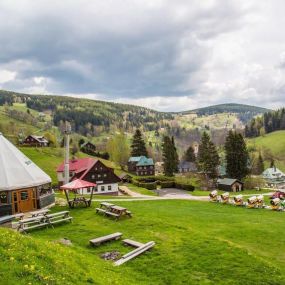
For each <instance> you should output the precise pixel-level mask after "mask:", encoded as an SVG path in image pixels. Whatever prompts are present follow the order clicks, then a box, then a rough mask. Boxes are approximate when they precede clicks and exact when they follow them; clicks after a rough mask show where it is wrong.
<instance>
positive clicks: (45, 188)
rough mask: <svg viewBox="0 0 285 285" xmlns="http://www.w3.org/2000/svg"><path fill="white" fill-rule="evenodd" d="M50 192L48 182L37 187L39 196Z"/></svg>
mask: <svg viewBox="0 0 285 285" xmlns="http://www.w3.org/2000/svg"><path fill="white" fill-rule="evenodd" d="M51 193H52V188H51V185H50V184H45V185H41V186H39V187H38V194H39V196H45V195H49V194H51ZM34 198H36V197H34Z"/></svg>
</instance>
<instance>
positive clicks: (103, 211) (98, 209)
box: [96, 208, 107, 214]
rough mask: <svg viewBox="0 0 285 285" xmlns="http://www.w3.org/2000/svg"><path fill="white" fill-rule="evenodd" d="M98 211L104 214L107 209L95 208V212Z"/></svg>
mask: <svg viewBox="0 0 285 285" xmlns="http://www.w3.org/2000/svg"><path fill="white" fill-rule="evenodd" d="M99 212H100V213H104V214H105V213H106V212H107V211H106V210H104V209H102V208H96V213H99Z"/></svg>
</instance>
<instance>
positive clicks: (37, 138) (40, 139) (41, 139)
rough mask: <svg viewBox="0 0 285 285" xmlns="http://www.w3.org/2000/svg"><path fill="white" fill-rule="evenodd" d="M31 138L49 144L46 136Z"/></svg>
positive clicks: (33, 136)
mask: <svg viewBox="0 0 285 285" xmlns="http://www.w3.org/2000/svg"><path fill="white" fill-rule="evenodd" d="M31 137H32V138H34V139H35V140H37V141H38V142H44V143H48V140H47V139H46V138H45V137H44V136H35V135H31Z"/></svg>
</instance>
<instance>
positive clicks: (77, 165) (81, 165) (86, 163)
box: [56, 157, 97, 173]
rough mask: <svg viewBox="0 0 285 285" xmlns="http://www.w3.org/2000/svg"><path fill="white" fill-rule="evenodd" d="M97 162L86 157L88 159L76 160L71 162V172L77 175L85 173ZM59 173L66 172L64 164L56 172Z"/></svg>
mask: <svg viewBox="0 0 285 285" xmlns="http://www.w3.org/2000/svg"><path fill="white" fill-rule="evenodd" d="M96 161H97V160H95V159H93V158H90V157H86V158H76V159H71V160H69V171H74V172H76V173H79V172H82V171H85V170H87V169H89V168H90V167H91V166H92V165H94V163H95V162H96ZM56 171H57V172H64V162H63V163H61V164H60V165H59V167H58V168H57V170H56Z"/></svg>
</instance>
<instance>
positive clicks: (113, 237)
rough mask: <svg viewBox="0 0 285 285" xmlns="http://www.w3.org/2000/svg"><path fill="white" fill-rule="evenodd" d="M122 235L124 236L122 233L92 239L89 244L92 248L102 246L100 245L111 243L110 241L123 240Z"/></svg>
mask: <svg viewBox="0 0 285 285" xmlns="http://www.w3.org/2000/svg"><path fill="white" fill-rule="evenodd" d="M122 235H123V234H122V233H114V234H110V235H107V236H103V237H99V238H95V239H91V240H90V241H89V243H90V244H91V245H92V246H97V245H100V244H102V243H104V242H107V241H110V240H118V239H120V238H121V236H122Z"/></svg>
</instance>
